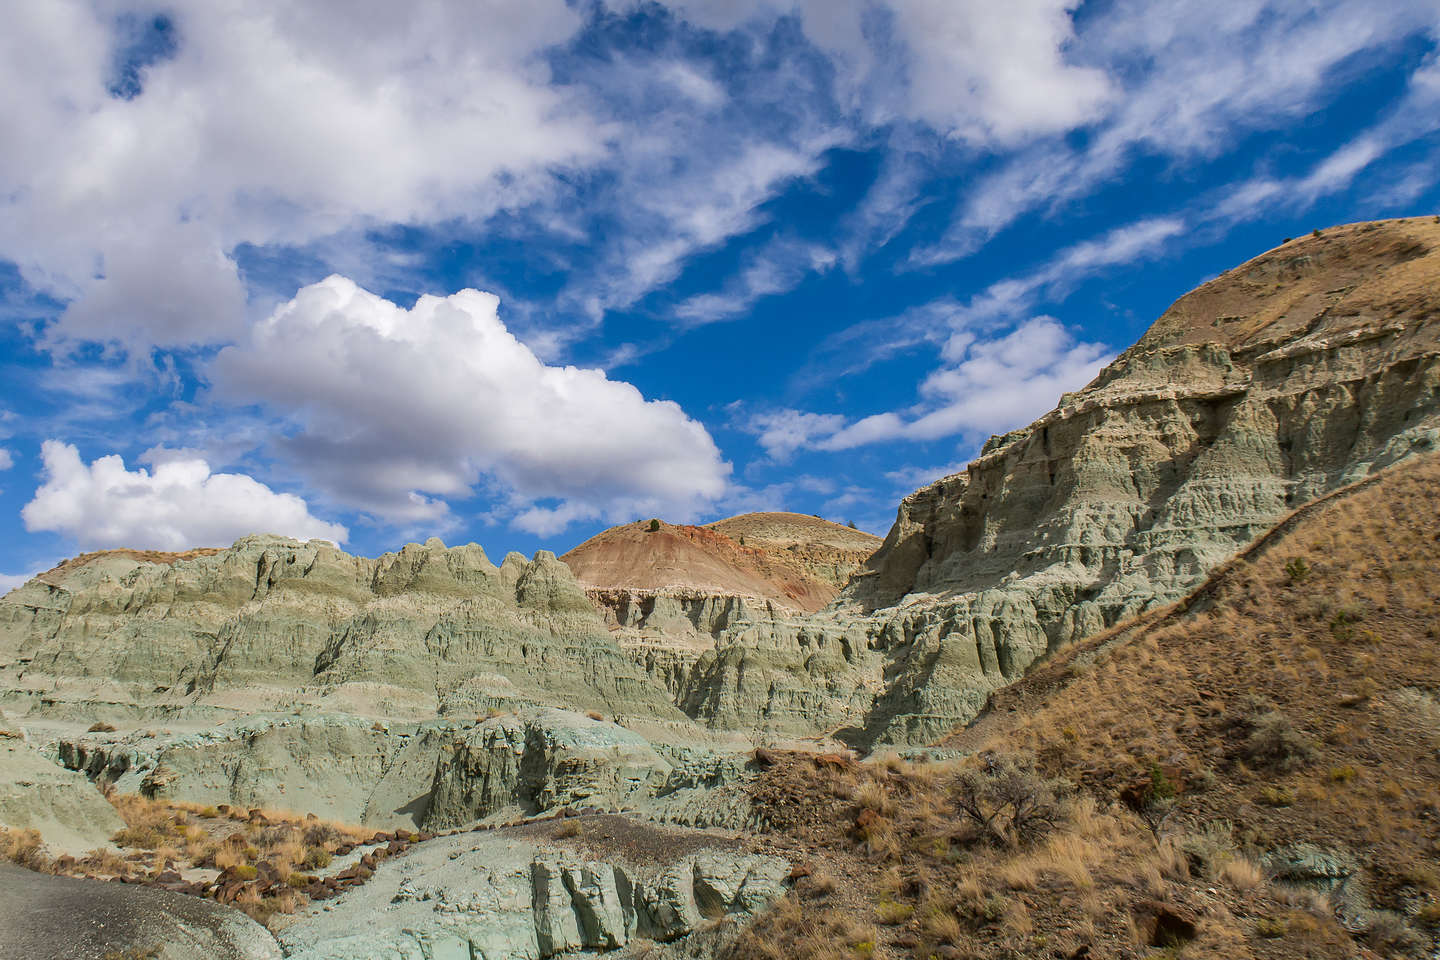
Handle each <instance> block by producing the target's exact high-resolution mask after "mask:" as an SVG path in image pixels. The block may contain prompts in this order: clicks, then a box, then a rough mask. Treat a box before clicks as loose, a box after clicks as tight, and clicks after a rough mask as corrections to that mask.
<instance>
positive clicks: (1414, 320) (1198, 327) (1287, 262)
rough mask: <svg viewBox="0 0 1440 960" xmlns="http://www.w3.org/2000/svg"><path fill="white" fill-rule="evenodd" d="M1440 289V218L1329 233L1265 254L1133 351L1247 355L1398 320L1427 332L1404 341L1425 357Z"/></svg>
mask: <svg viewBox="0 0 1440 960" xmlns="http://www.w3.org/2000/svg"><path fill="white" fill-rule="evenodd" d="M1437 279H1440V222H1437V220H1436V219H1435V218H1431V217H1420V218H1412V219H1409V220H1378V221H1373V222H1368V223H1355V224H1347V225H1344V226H1338V227H1331V228H1329V229H1327V230H1323V231H1321V233H1320V235H1319V236H1318V237H1317V236H1313V235H1310V234H1306V235H1305V236H1303V237H1300V238H1298V239H1295V240H1292V241H1291V242H1289V243H1285V244H1281V245H1280V246H1278V247H1276V248H1274V249H1273V250H1268V251H1266V252H1265V253H1263V254H1261V255H1260V256H1258V257H1255V258H1254V259H1252V260H1249V261H1247V262H1245V263H1243V264H1241V265H1240V266H1238V267H1236V268H1234V269H1233V270H1227V271H1225V272H1224V273H1222V274H1221V275H1220V276H1218V277H1216V278H1215V279H1214V280H1211V281H1210V282H1209V283H1206V284H1204V285H1202V286H1200V287H1198V288H1196V289H1195V290H1193V291H1191V292H1190V293H1188V294H1186V295H1185V296H1183V297H1181V298H1180V299H1179V300H1177V301H1176V302H1175V304H1174V305H1173V306H1171V307H1170V309H1168V310H1166V311H1165V313H1164V314H1163V315H1162V316H1161V317H1160V319H1159V320H1157V321H1156V322H1155V325H1154V326H1152V327H1151V328H1150V330H1149V331H1148V332H1147V333H1146V334H1145V336H1144V337H1143V338H1141V340H1140V342H1139V343H1138V344H1136V347H1135V349H1136V350H1148V349H1153V348H1155V347H1159V346H1166V345H1175V344H1182V343H1220V344H1223V345H1225V346H1227V347H1229V348H1230V349H1232V350H1234V349H1243V348H1246V347H1251V346H1256V345H1259V344H1262V343H1266V342H1270V341H1274V340H1285V341H1291V340H1295V339H1298V338H1300V337H1302V336H1310V335H1314V336H1322V337H1324V336H1334V335H1336V334H1339V333H1344V332H1345V331H1347V330H1351V329H1354V328H1357V327H1362V326H1366V325H1371V324H1374V323H1376V322H1378V321H1392V320H1395V319H1402V320H1405V321H1406V322H1407V323H1411V324H1420V325H1423V326H1425V327H1427V328H1428V329H1426V330H1425V331H1423V332H1422V333H1421V335H1420V336H1419V337H1416V336H1414V335H1413V334H1412V336H1410V337H1407V341H1410V342H1411V343H1412V346H1414V347H1417V348H1420V349H1425V348H1429V347H1433V346H1434V345H1435V344H1436V342H1437V341H1440V316H1437V315H1436V313H1435V294H1434V290H1435V283H1436V281H1437Z"/></svg>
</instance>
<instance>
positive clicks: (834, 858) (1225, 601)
mask: <svg viewBox="0 0 1440 960" xmlns="http://www.w3.org/2000/svg"><path fill="white" fill-rule="evenodd" d="M1437 490H1440V458H1429V459H1426V460H1420V461H1414V462H1412V463H1410V464H1406V465H1402V466H1401V467H1398V468H1396V469H1394V470H1392V471H1390V472H1389V473H1388V474H1387V475H1385V477H1384V478H1383V479H1382V480H1380V481H1378V482H1376V483H1373V484H1370V485H1368V486H1365V487H1362V488H1359V489H1356V490H1354V491H1352V492H1349V493H1347V494H1346V495H1344V496H1342V497H1338V498H1336V499H1334V500H1331V501H1329V502H1327V503H1325V504H1322V505H1319V506H1317V507H1314V508H1312V509H1309V510H1307V511H1306V512H1305V513H1304V514H1303V515H1301V516H1300V517H1299V519H1297V521H1296V522H1295V523H1294V524H1291V525H1289V526H1288V527H1286V529H1285V530H1284V531H1283V532H1282V533H1281V534H1278V535H1276V536H1273V537H1270V538H1268V539H1267V540H1265V541H1264V542H1263V543H1262V544H1261V545H1260V546H1259V547H1258V548H1257V549H1255V550H1253V551H1250V552H1249V553H1248V555H1247V556H1246V557H1245V558H1244V560H1243V562H1237V563H1234V564H1231V565H1229V566H1228V567H1226V568H1223V569H1222V570H1221V571H1219V572H1218V573H1217V575H1216V576H1215V577H1214V578H1213V579H1212V580H1211V581H1210V582H1209V583H1207V584H1206V585H1205V586H1204V587H1202V588H1201V590H1200V591H1198V592H1197V594H1196V595H1195V596H1194V597H1193V598H1192V599H1191V600H1190V601H1187V602H1186V603H1182V604H1177V605H1175V606H1173V607H1171V608H1169V609H1168V610H1163V611H1156V612H1154V613H1152V614H1147V615H1146V616H1145V617H1144V618H1142V620H1141V621H1139V623H1138V625H1131V626H1124V627H1121V628H1118V629H1116V630H1113V631H1111V632H1110V633H1109V634H1107V635H1103V636H1101V637H1099V638H1097V639H1096V640H1095V641H1094V642H1088V643H1086V644H1084V645H1082V646H1080V647H1077V648H1075V649H1073V650H1071V651H1067V652H1065V653H1064V654H1062V655H1061V656H1059V657H1057V658H1055V659H1054V660H1053V661H1052V662H1050V663H1048V664H1044V665H1041V666H1040V667H1039V668H1037V669H1035V670H1033V671H1032V672H1031V674H1030V675H1029V676H1028V677H1027V678H1026V679H1025V680H1023V681H1022V682H1021V683H1019V684H1017V685H1015V686H1014V687H1011V688H1008V689H1006V690H1002V691H1000V692H998V693H997V694H995V695H994V696H993V697H992V701H991V710H990V711H989V712H988V714H987V715H986V716H985V718H984V719H982V720H981V721H980V722H979V723H977V724H976V725H975V726H974V727H972V728H971V729H969V730H967V731H964V732H962V733H959V734H958V735H956V736H955V737H953V738H951V739H949V740H947V741H946V742H945V744H944V745H946V746H953V747H958V748H961V749H964V750H968V751H972V752H975V753H976V754H977V755H978V754H980V753H982V752H983V751H987V750H988V751H996V752H998V753H1011V754H1014V753H1021V752H1026V753H1030V754H1032V755H1033V756H1034V757H1036V758H1037V761H1038V766H1039V770H1040V772H1041V773H1042V774H1044V775H1047V776H1068V777H1070V778H1072V779H1074V780H1075V781H1076V782H1077V786H1078V790H1079V795H1078V797H1077V799H1076V800H1075V802H1073V803H1071V804H1070V805H1069V808H1068V818H1067V819H1062V820H1060V821H1057V822H1056V823H1055V824H1054V829H1053V831H1052V832H1051V833H1050V834H1049V835H1048V836H1042V837H1040V838H1038V839H1031V840H1028V841H1021V842H1018V843H1015V844H1014V845H1010V844H980V843H977V842H976V837H975V835H974V832H973V831H971V830H970V829H968V828H966V827H965V826H963V824H964V821H965V819H966V817H965V815H964V814H963V813H962V812H961V811H960V810H959V809H958V808H957V805H956V804H957V787H958V785H959V783H960V782H961V781H962V780H963V777H964V776H965V771H966V770H971V771H973V770H975V769H977V766H976V764H978V763H979V761H978V760H975V759H973V758H972V759H971V760H969V761H967V762H965V763H962V764H961V765H960V766H959V768H958V769H957V767H956V765H955V764H949V765H945V766H943V767H942V766H941V765H939V764H935V765H927V764H907V763H902V762H899V761H896V760H890V759H887V760H885V761H884V762H881V763H875V764H871V763H866V764H862V765H855V764H830V763H828V762H818V761H815V760H813V759H810V758H802V757H795V756H790V755H778V757H777V759H776V762H775V763H774V764H773V766H772V767H771V768H770V769H768V770H767V771H765V772H764V774H763V775H762V778H761V782H760V785H759V786H758V787H757V792H756V802H757V808H758V809H763V810H765V811H766V812H767V815H768V816H769V818H770V828H771V830H772V832H773V833H774V834H775V835H777V836H781V837H785V838H789V840H790V842H794V843H796V844H797V845H799V847H800V848H803V849H804V850H806V851H807V852H811V853H814V852H816V851H821V852H824V854H825V855H826V856H828V857H829V858H831V859H830V862H831V866H830V867H829V869H830V871H831V872H832V873H834V874H836V875H841V876H846V877H847V878H848V879H847V881H844V882H842V883H840V884H839V886H838V888H837V889H836V890H834V891H831V892H830V893H829V894H827V895H826V896H824V897H814V898H810V897H809V896H808V894H806V895H805V897H806V900H805V906H806V907H807V909H808V910H809V911H811V912H810V914H807V916H806V917H805V919H804V922H803V923H800V922H799V920H798V919H797V918H796V914H795V913H794V912H786V911H780V912H778V913H777V914H776V915H775V916H774V917H773V918H767V919H762V920H761V921H760V922H759V923H758V924H757V926H756V928H755V933H754V937H753V938H751V939H750V940H747V943H750V944H752V945H753V944H755V943H759V942H762V941H763V943H764V944H765V947H764V951H761V952H757V953H754V954H748V953H746V952H744V951H740V952H733V953H732V954H731V956H732V957H736V958H739V957H748V956H751V955H754V956H762V957H770V956H790V955H792V953H791V952H790V951H791V947H792V946H794V952H793V955H795V956H833V957H840V956H851V955H853V953H851V952H850V950H851V948H850V947H848V946H837V947H836V948H834V950H832V952H830V953H828V954H826V953H823V952H817V951H818V950H819V948H818V947H815V946H814V945H808V946H807V945H803V944H804V942H805V941H806V938H807V937H811V938H813V937H814V935H815V931H816V930H817V929H821V928H823V927H824V925H825V924H826V923H830V922H832V921H833V920H834V917H835V916H836V915H838V914H840V913H842V912H844V913H846V914H847V915H849V916H856V917H865V918H872V917H873V918H877V919H878V920H880V921H882V922H881V923H880V924H879V927H878V929H877V931H876V936H877V937H878V940H877V941H876V942H875V945H874V951H873V953H874V955H875V956H877V957H887V958H888V957H915V958H917V960H928V958H930V957H932V956H973V957H977V958H980V957H983V958H998V957H1002V956H1009V957H1019V956H1026V957H1028V956H1036V957H1039V956H1068V955H1070V954H1072V953H1074V952H1075V951H1079V950H1081V949H1082V948H1085V949H1088V951H1089V955H1090V956H1094V957H1098V956H1125V957H1145V956H1147V955H1150V954H1153V953H1154V951H1155V949H1157V948H1160V947H1163V944H1152V943H1150V942H1149V941H1148V940H1147V938H1148V937H1150V936H1152V935H1154V934H1153V933H1146V931H1147V930H1153V919H1152V920H1151V921H1147V922H1148V923H1149V924H1150V925H1149V926H1147V922H1141V921H1140V920H1137V919H1136V913H1135V911H1136V910H1137V909H1139V907H1138V905H1140V904H1143V903H1147V902H1152V903H1158V904H1162V905H1163V909H1164V910H1169V911H1174V912H1176V914H1177V915H1184V916H1188V917H1191V918H1193V919H1192V920H1191V921H1187V922H1190V923H1191V924H1192V926H1193V935H1194V938H1195V939H1194V940H1193V941H1190V942H1189V943H1188V944H1186V945H1184V946H1182V947H1180V948H1178V955H1179V956H1182V957H1190V956H1196V957H1199V956H1217V957H1218V956H1224V957H1238V956H1255V957H1260V958H1266V960H1270V958H1280V957H1289V956H1302V955H1303V956H1310V957H1315V958H1326V960H1338V958H1341V957H1353V956H1354V955H1355V952H1356V949H1357V944H1356V937H1358V938H1359V939H1360V940H1362V941H1364V943H1365V944H1366V945H1367V946H1368V947H1369V948H1370V949H1372V950H1375V951H1376V952H1378V953H1379V954H1380V955H1384V956H1405V955H1407V954H1406V951H1407V950H1409V949H1410V947H1408V946H1407V945H1406V944H1407V943H1409V942H1410V941H1409V939H1408V938H1409V937H1410V936H1412V935H1418V934H1416V931H1417V930H1419V929H1421V928H1423V929H1424V930H1429V931H1430V934H1428V935H1435V934H1440V930H1432V929H1431V926H1427V924H1434V923H1440V919H1436V920H1431V919H1426V918H1430V917H1432V916H1433V917H1437V918H1440V907H1436V906H1433V905H1434V904H1440V871H1436V875H1435V876H1434V877H1431V876H1430V875H1429V874H1428V873H1426V872H1425V871H1424V870H1419V871H1417V870H1416V869H1414V866H1413V865H1416V864H1420V865H1431V864H1433V863H1435V862H1436V857H1437V856H1440V801H1437V800H1436V796H1435V792H1434V784H1435V783H1437V782H1440V754H1437V752H1436V751H1437V749H1440V701H1437V700H1436V699H1435V695H1434V693H1433V691H1435V690H1436V689H1437V688H1440V642H1437V641H1440V589H1437V587H1436V581H1435V579H1434V571H1435V570H1437V569H1440V511H1437V510H1436V505H1437V504H1436V491H1437ZM1297 560H1298V561H1301V562H1298V563H1297V562H1296V561H1297ZM1300 571H1303V574H1301V573H1300ZM1157 768H1158V769H1160V770H1161V772H1162V774H1163V776H1164V778H1165V780H1166V781H1168V782H1169V783H1171V784H1172V785H1173V787H1174V791H1175V797H1174V808H1173V811H1172V812H1171V815H1170V817H1169V818H1168V819H1165V820H1160V821H1159V822H1158V825H1157V824H1154V823H1148V824H1147V821H1146V818H1145V814H1146V813H1147V811H1148V807H1147V806H1146V804H1147V803H1148V802H1149V801H1148V800H1147V799H1146V798H1147V797H1149V796H1150V795H1151V792H1153V791H1151V788H1152V786H1153V781H1154V778H1153V771H1154V770H1156V769H1157ZM1300 842H1309V843H1315V844H1318V845H1320V846H1322V847H1327V848H1331V849H1335V850H1338V851H1342V852H1344V853H1346V855H1348V856H1350V857H1352V858H1353V859H1355V860H1357V862H1358V863H1359V864H1360V867H1361V870H1362V874H1363V880H1364V882H1365V889H1366V891H1367V894H1368V895H1369V896H1370V898H1371V899H1372V903H1373V905H1374V906H1377V907H1381V908H1384V909H1387V910H1389V911H1391V912H1390V913H1388V914H1383V915H1382V917H1381V919H1380V920H1379V921H1377V922H1376V923H1375V924H1373V925H1372V927H1373V929H1369V930H1366V931H1363V932H1360V933H1358V934H1354V935H1352V933H1350V932H1346V930H1345V929H1343V928H1342V927H1340V926H1339V925H1337V923H1336V922H1335V920H1334V917H1333V912H1334V910H1335V908H1336V906H1335V904H1330V903H1328V902H1327V901H1326V900H1325V898H1324V897H1323V896H1320V895H1318V894H1316V893H1315V892H1313V891H1297V890H1296V889H1295V888H1289V887H1285V886H1283V885H1280V884H1277V883H1272V882H1269V881H1268V879H1267V875H1266V872H1265V870H1264V869H1263V868H1262V866H1261V861H1262V858H1263V857H1264V856H1265V854H1266V853H1267V851H1271V850H1273V849H1275V848H1277V847H1281V846H1284V845H1287V844H1293V843H1300ZM882 877H885V878H886V879H885V881H884V882H883V883H882V882H881V878H882ZM797 889H798V890H800V891H804V890H806V889H808V884H803V885H801V886H800V887H799V888H797ZM909 907H913V912H911V913H910V914H909V915H908V916H907V915H906V912H905V910H906V908H909ZM1407 911H1408V913H1407ZM1426 911H1428V912H1426ZM1261 921H1267V922H1268V923H1269V925H1268V926H1266V925H1265V924H1262V923H1261ZM792 922H795V923H799V926H797V927H795V928H794V929H793V930H792V928H791V926H790V924H791V923H792ZM1361 926H1363V925H1357V924H1355V923H1352V924H1351V929H1352V930H1359V929H1360V927H1361ZM792 934H796V935H797V936H798V939H793V938H792ZM1188 935H1189V934H1187V936H1188ZM1137 938H1138V939H1137ZM837 942H838V941H837ZM795 944H801V945H799V946H795ZM1062 944H1063V945H1064V949H1065V950H1066V951H1068V952H1067V953H1056V951H1057V950H1059V949H1060V948H1061V945H1062ZM942 948H943V949H942ZM1169 949H1171V951H1172V952H1171V953H1168V954H1164V955H1165V956H1172V955H1177V954H1176V953H1175V952H1174V951H1175V950H1176V949H1177V948H1175V947H1173V946H1172V947H1171V948H1169ZM765 951H768V952H765Z"/></svg>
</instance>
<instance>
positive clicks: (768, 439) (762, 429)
mask: <svg viewBox="0 0 1440 960" xmlns="http://www.w3.org/2000/svg"><path fill="white" fill-rule="evenodd" d="M844 426H845V418H844V417H842V416H840V415H839V414H834V413H806V412H804V411H801V410H772V411H767V412H765V413H757V414H755V415H754V416H753V417H751V418H750V423H749V429H750V432H752V433H754V434H755V436H756V438H757V439H758V440H759V442H760V446H761V447H763V448H764V449H765V452H766V453H767V454H768V455H769V456H770V458H771V459H772V460H778V461H785V460H788V459H790V457H791V456H792V455H794V453H795V451H796V450H800V449H803V448H805V447H808V446H810V445H811V444H812V442H813V441H814V440H815V439H816V438H818V437H826V436H831V435H833V434H834V433H835V432H836V431H838V430H840V429H841V428H842V427H844Z"/></svg>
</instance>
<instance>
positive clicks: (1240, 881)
mask: <svg viewBox="0 0 1440 960" xmlns="http://www.w3.org/2000/svg"><path fill="white" fill-rule="evenodd" d="M1218 875H1219V878H1220V879H1221V880H1223V881H1224V882H1225V883H1228V884H1229V885H1230V886H1232V887H1234V888H1235V889H1236V890H1238V891H1240V892H1241V893H1249V892H1250V891H1252V890H1256V889H1258V888H1259V887H1261V886H1262V885H1263V884H1264V883H1265V871H1264V870H1262V869H1260V865H1259V864H1257V863H1255V861H1253V860H1249V859H1247V858H1245V857H1232V858H1230V859H1229V860H1227V861H1225V863H1223V864H1222V865H1221V866H1220V870H1219V873H1218Z"/></svg>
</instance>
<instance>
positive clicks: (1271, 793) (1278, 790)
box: [1259, 787, 1295, 807]
mask: <svg viewBox="0 0 1440 960" xmlns="http://www.w3.org/2000/svg"><path fill="white" fill-rule="evenodd" d="M1259 799H1260V802H1261V803H1263V804H1265V806H1267V807H1288V806H1290V805H1291V804H1293V803H1294V802H1295V794H1293V793H1291V792H1290V790H1289V789H1288V788H1286V787H1265V788H1264V789H1263V790H1261V791H1260V798H1259Z"/></svg>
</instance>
